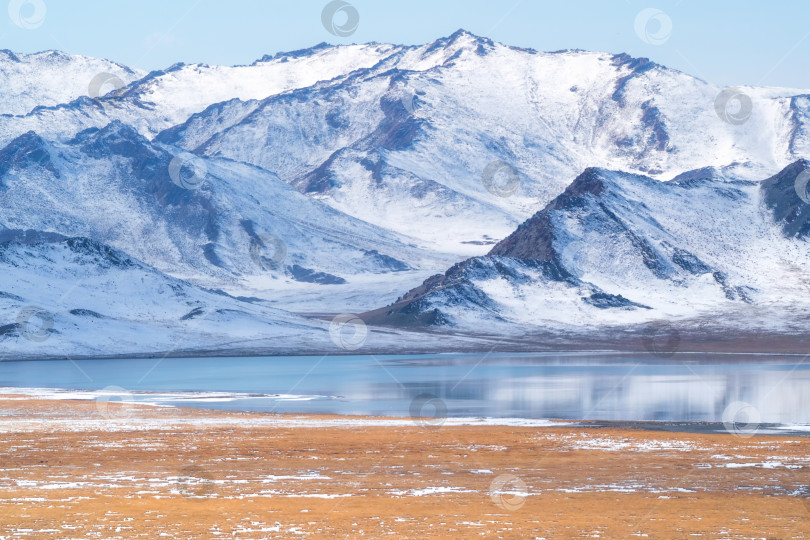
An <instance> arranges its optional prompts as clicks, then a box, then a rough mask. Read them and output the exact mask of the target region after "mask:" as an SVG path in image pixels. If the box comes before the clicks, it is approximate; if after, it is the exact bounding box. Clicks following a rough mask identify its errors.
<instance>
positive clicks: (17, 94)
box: [0, 50, 145, 122]
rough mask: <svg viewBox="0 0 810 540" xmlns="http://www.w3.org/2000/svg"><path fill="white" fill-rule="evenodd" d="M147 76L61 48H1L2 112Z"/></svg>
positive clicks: (108, 88) (20, 112)
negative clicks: (22, 51) (21, 51)
mask: <svg viewBox="0 0 810 540" xmlns="http://www.w3.org/2000/svg"><path fill="white" fill-rule="evenodd" d="M144 75H145V73H144V72H141V71H140V70H136V69H130V68H128V67H126V66H122V65H121V64H116V63H115V62H110V61H109V60H102V59H98V58H90V57H87V56H81V55H77V54H66V53H63V52H61V51H44V52H39V53H35V54H15V53H13V52H11V51H9V50H2V51H0V86H2V88H3V93H2V95H0V115H25V114H27V113H30V112H31V111H32V110H33V109H34V108H36V107H53V106H55V105H58V104H60V103H67V102H68V101H73V100H74V99H76V98H78V97H80V96H88V95H91V97H99V96H103V95H104V94H106V93H108V92H110V91H111V90H114V89H116V88H120V87H122V86H124V85H126V84H129V83H131V82H132V81H135V80H137V79H140V78H141V77H143V76H144ZM3 121H4V122H7V121H9V120H7V119H4V120H3Z"/></svg>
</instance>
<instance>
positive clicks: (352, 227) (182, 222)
mask: <svg viewBox="0 0 810 540" xmlns="http://www.w3.org/2000/svg"><path fill="white" fill-rule="evenodd" d="M177 156H179V157H177ZM177 160H179V163H180V164H182V165H183V168H182V170H180V169H178V172H177V174H176V175H175V177H173V176H172V174H173V173H172V167H173V164H177V163H178V161H177ZM185 160H188V161H185ZM194 170H198V171H199V175H198V178H195V179H194V180H195V182H197V181H199V185H198V186H193V187H197V189H184V188H183V187H181V185H182V181H181V182H180V183H179V184H178V181H177V180H178V178H179V174H180V173H181V172H182V174H183V175H185V174H190V172H191V171H194ZM0 205H1V206H2V207H3V208H4V209H5V210H4V212H3V216H2V218H0V224H2V225H3V226H5V227H6V228H9V229H23V230H25V229H38V230H44V231H48V232H54V233H58V234H62V235H65V236H83V237H88V238H92V239H93V240H96V241H99V242H103V243H105V244H109V245H111V246H113V247H116V248H118V249H121V250H125V251H126V252H127V253H128V254H129V255H131V256H133V257H135V258H137V259H139V260H142V261H144V262H145V263H147V264H149V265H150V266H153V267H155V268H157V269H158V270H160V271H162V272H165V273H168V274H171V275H173V276H176V277H180V278H183V279H188V280H191V281H192V282H194V283H197V284H200V285H204V286H206V287H212V288H222V289H226V290H229V291H231V292H234V293H238V294H241V295H247V296H260V297H264V298H273V300H274V301H275V302H278V303H279V305H283V306H285V307H290V306H291V305H292V304H288V303H287V302H293V303H294V304H295V305H300V304H307V306H308V307H307V308H305V310H311V311H318V310H327V311H329V310H331V309H337V310H338V311H346V310H351V309H354V310H357V309H368V308H369V307H372V306H373V302H375V301H379V298H380V297H381V296H382V297H386V298H391V299H393V298H395V295H396V293H395V292H394V291H396V290H397V289H401V288H402V286H403V283H408V280H410V282H411V283H414V282H418V281H420V280H421V279H423V278H424V277H425V276H426V275H428V274H429V273H431V272H435V271H436V269H437V268H438V267H439V266H438V265H444V264H447V262H448V261H449V259H447V258H446V257H442V256H441V255H437V254H434V253H430V252H427V251H425V250H421V249H418V248H417V247H415V246H413V245H412V242H411V241H410V239H408V238H407V237H404V236H401V235H395V234H391V233H389V232H388V231H386V230H384V229H381V228H378V227H374V226H371V225H368V224H366V223H363V222H361V221H358V220H357V219H354V218H351V217H349V216H346V215H344V214H341V213H340V212H338V211H335V210H333V209H331V208H329V207H328V206H326V205H323V204H321V203H319V202H318V201H313V200H312V199H310V198H308V197H306V196H304V195H302V194H300V193H298V192H297V191H296V190H294V189H293V188H292V187H290V186H289V185H287V184H285V183H283V182H281V181H280V180H279V179H278V178H277V177H276V176H275V175H273V174H272V173H268V172H267V171H265V170H263V169H259V168H256V167H252V166H250V165H245V164H242V163H238V162H233V161H229V160H223V159H216V160H215V159H201V158H195V157H193V156H190V155H185V154H182V153H178V151H177V150H176V149H173V148H172V147H167V146H163V145H160V144H153V143H151V142H149V141H148V140H147V139H145V138H144V137H142V136H141V135H139V134H138V133H136V132H135V131H134V130H133V129H132V128H130V127H128V126H126V125H123V124H121V123H112V124H110V125H108V126H106V127H105V128H103V129H101V130H97V129H89V130H86V131H84V132H81V133H80V134H78V135H77V136H76V137H75V138H73V139H72V140H70V141H68V142H67V143H57V142H49V141H45V140H44V139H42V138H41V137H39V136H38V135H36V134H34V133H29V134H25V135H23V136H20V137H19V138H17V139H15V140H14V141H12V143H11V144H9V145H8V146H7V147H6V148H4V149H2V150H0ZM405 261H407V262H405ZM361 284H362V286H363V287H368V289H369V290H368V291H367V292H366V293H365V294H366V296H365V297H364V296H363V295H358V292H357V290H358V288H361ZM324 288H326V289H329V290H328V291H325V290H323V289H324ZM336 289H337V290H336ZM346 295H348V296H350V297H354V298H355V300H353V301H349V300H346V302H345V304H344V305H340V304H341V303H342V301H341V298H343V297H344V296H346ZM387 295H391V296H387ZM323 302H326V304H323ZM334 305H338V307H337V308H335V307H334Z"/></svg>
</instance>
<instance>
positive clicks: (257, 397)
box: [0, 353, 810, 424]
mask: <svg viewBox="0 0 810 540" xmlns="http://www.w3.org/2000/svg"><path fill="white" fill-rule="evenodd" d="M805 361H806V359H805V357H803V356H745V355H676V356H675V357H673V358H670V359H666V360H660V359H651V358H650V357H649V356H645V355H637V356H634V355H619V354H594V353H587V354H586V353H576V354H559V353H558V354H490V355H475V354H441V355H397V356H370V355H362V356H324V357H310V356H299V357H258V358H257V357H245V358H180V359H177V358H166V359H163V360H160V359H124V360H75V361H74V360H54V361H35V362H13V361H6V362H0V386H4V387H21V388H48V389H57V393H59V394H60V395H61V396H62V397H68V396H65V394H64V392H63V391H65V390H69V391H79V390H86V391H98V390H105V389H106V390H105V393H106V395H107V397H106V398H105V399H114V400H117V399H124V400H133V401H145V402H152V403H163V404H171V405H184V406H192V407H206V408H214V409H234V410H248V411H274V412H307V413H338V414H370V415H391V416H412V415H420V416H421V415H424V416H432V415H434V414H436V413H437V412H438V414H439V415H447V416H457V417H469V416H486V417H510V418H562V419H586V420H627V421H638V420H657V421H671V422H682V421H684V422H685V421H689V422H697V421H700V422H721V421H723V415H724V411H726V414H729V413H728V409H729V407H731V408H732V409H734V410H735V411H736V412H734V414H735V415H737V414H741V415H742V417H740V418H737V419H736V420H735V421H757V422H763V423H784V424H793V423H810V369H808V368H809V367H810V366H808V365H807V364H805V363H804V362H805ZM81 395H82V394H79V396H81ZM94 396H95V394H90V395H89V397H91V398H92V397H94ZM746 419H748V420H746Z"/></svg>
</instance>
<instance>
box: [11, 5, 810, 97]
mask: <svg viewBox="0 0 810 540" xmlns="http://www.w3.org/2000/svg"><path fill="white" fill-rule="evenodd" d="M4 1H5V0H4ZM347 1H349V2H350V3H351V4H352V5H353V6H354V7H355V8H356V10H357V13H358V14H359V19H360V20H359V26H358V27H357V30H356V31H355V32H354V33H353V34H352V35H350V36H348V37H338V36H335V35H333V34H331V33H329V32H328V31H327V30H326V28H325V27H324V25H323V24H322V23H321V12H322V10H323V8H324V6H325V5H326V4H327V2H326V1H325V0H318V1H309V0H293V1H285V2H279V1H275V0H230V1H218V0H139V1H128V0H123V1H122V0H119V1H109V0H105V1H101V0H79V1H77V0H11V2H10V3H9V6H11V9H10V10H8V11H9V12H10V13H0V16H4V20H5V24H2V23H0V48H6V49H11V50H13V51H16V52H34V51H40V50H45V49H61V50H65V51H67V52H72V53H80V54H87V55H91V56H99V57H105V58H109V59H111V60H115V61H118V62H121V63H123V64H127V65H130V66H134V67H139V68H142V69H150V70H151V69H160V68H163V67H167V66H169V65H171V64H173V63H175V62H178V61H182V62H186V63H191V62H207V63H211V64H244V63H250V62H252V61H253V60H255V59H257V58H259V57H261V56H262V55H264V54H268V53H274V52H277V51H285V50H293V49H299V48H305V47H309V46H312V45H315V44H316V43H320V42H322V41H326V42H329V43H354V42H367V41H382V42H393V43H405V44H417V43H426V42H429V41H432V40H434V39H436V38H437V37H441V36H446V35H449V34H451V33H452V32H453V31H455V30H457V29H458V28H465V29H467V30H469V31H471V32H473V33H475V34H479V35H484V36H487V37H491V38H492V39H494V40H496V41H501V42H504V43H507V44H510V45H517V46H523V47H532V48H535V49H538V50H545V51H549V50H558V49H567V48H580V49H587V50H600V51H608V52H614V53H617V52H627V53H629V54H631V55H633V56H646V57H649V58H651V59H653V60H654V61H656V62H658V63H661V64H664V65H667V66H670V67H674V68H677V69H680V70H682V71H685V72H687V73H690V74H693V75H696V76H698V77H701V78H703V79H706V80H708V81H710V82H714V83H717V84H723V85H742V84H765V85H779V86H792V87H803V88H810V24H808V21H810V2H807V1H803V0H796V1H792V2H790V1H773V0H772V1H770V2H767V3H766V2H740V1H725V0H722V1H711V2H709V1H698V0H680V1H675V0H672V1H667V0H663V1H659V2H648V1H647V0H613V1H611V0H602V1H599V0H579V1H577V0H558V1H554V2H547V1H539V0H522V1H518V0H505V1H503V2H496V1H483V0H465V1H440V0H430V1H428V0H408V1H401V2H387V1H380V0H347ZM30 2H40V3H44V6H45V11H44V19H41V21H40V20H39V19H36V18H35V13H34V7H33V5H32V4H30ZM19 4H22V7H21V8H20V9H21V10H22V11H21V13H22V19H20V18H18V19H17V22H18V23H19V22H21V20H22V25H26V24H28V25H29V26H36V28H33V29H24V28H21V27H20V26H18V25H16V24H15V23H14V21H13V20H12V16H11V13H18V12H20V10H18V9H16V6H17V5H19ZM647 8H654V9H657V10H660V11H659V12H646V13H652V14H653V15H655V17H653V19H652V20H651V21H650V23H649V24H648V25H646V26H644V25H642V26H641V28H642V29H643V28H646V34H645V36H646V39H647V41H648V42H645V41H644V40H643V39H642V38H641V37H639V35H638V34H637V32H636V31H635V28H634V26H635V23H636V18H637V15H638V14H639V13H640V12H642V10H644V9H647ZM660 12H663V14H664V18H662V17H661V16H660ZM40 14H41V13H40ZM340 16H342V15H338V17H340ZM667 18H668V19H667ZM26 20H27V21H29V22H28V23H26V22H25V21H26ZM342 20H343V19H340V20H338V24H340V23H341V22H342ZM668 21H671V31H668V29H667V23H668ZM40 22H41V24H40ZM662 22H663V23H664V28H662V27H661V26H659V25H660V24H661V23H662ZM37 25H38V26H37ZM650 42H653V43H650ZM656 42H662V43H660V44H655V43H656Z"/></svg>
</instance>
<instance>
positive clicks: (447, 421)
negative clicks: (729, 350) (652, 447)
mask: <svg viewBox="0 0 810 540" xmlns="http://www.w3.org/2000/svg"><path fill="white" fill-rule="evenodd" d="M124 394H125V395H122V393H121V392H118V393H116V392H113V391H110V390H106V389H101V390H85V389H64V388H33V387H28V388H26V387H0V401H7V402H14V401H44V402H85V403H96V404H99V403H103V404H107V403H111V404H120V405H121V406H123V407H128V408H137V407H150V408H152V407H155V408H164V409H176V410H190V411H200V412H202V413H205V412H208V413H217V414H229V413H232V414H256V415H261V416H263V417H265V418H272V419H273V420H272V421H268V422H265V425H276V426H286V427H296V426H298V427H302V428H317V427H332V426H342V427H363V426H377V427H409V426H412V425H413V426H420V425H426V424H429V425H431V426H433V427H443V426H447V427H452V426H456V427H458V426H468V427H475V426H479V427H480V426H490V427H530V428H547V427H568V428H570V429H581V430H595V429H629V430H638V431H649V432H667V433H680V434H704V435H711V434H714V435H734V433H733V427H732V429H731V430H730V429H729V427H728V426H726V425H725V424H724V423H723V422H721V421H676V420H605V419H598V418H588V419H582V418H528V417H494V416H445V417H439V418H434V417H430V418H428V417H426V418H414V417H411V416H405V415H400V416H397V415H373V414H351V413H347V414H341V413H312V412H303V411H301V412H290V411H272V412H268V411H260V410H251V409H245V408H227V407H212V406H206V405H205V404H206V403H212V402H214V403H223V402H228V401H233V400H238V399H245V398H246V397H258V398H273V397H278V398H279V399H281V400H288V401H311V400H314V399H317V397H312V396H296V395H285V396H281V395H277V394H243V393H239V392H213V391H210V392H209V391H186V392H184V391H126V392H125V393H124ZM126 396H129V397H132V398H136V397H139V396H155V397H157V396H159V397H161V401H148V400H144V399H121V398H122V397H124V398H126ZM105 398H106V399H105ZM111 398H118V399H114V400H111ZM194 398H196V399H194ZM184 399H185V400H189V403H182V404H178V403H177V402H178V401H182V400H184ZM1 426H2V419H0V427H1ZM744 431H745V432H744V434H743V435H745V436H749V435H750V436H753V435H756V436H760V437H768V436H772V437H787V436H790V437H803V438H810V424H795V423H790V424H782V423H774V422H759V423H757V424H756V425H755V426H753V427H751V426H748V427H746V428H745V430H744Z"/></svg>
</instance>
